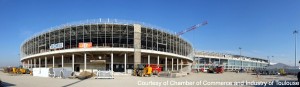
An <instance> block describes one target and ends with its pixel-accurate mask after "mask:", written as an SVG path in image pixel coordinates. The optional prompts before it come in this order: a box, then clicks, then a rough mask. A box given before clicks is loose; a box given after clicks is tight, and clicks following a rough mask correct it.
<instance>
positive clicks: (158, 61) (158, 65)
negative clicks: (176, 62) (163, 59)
mask: <svg viewBox="0 0 300 87" xmlns="http://www.w3.org/2000/svg"><path fill="white" fill-rule="evenodd" d="M157 66H159V56H157Z"/></svg>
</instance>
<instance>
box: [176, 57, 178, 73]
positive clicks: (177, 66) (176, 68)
mask: <svg viewBox="0 0 300 87" xmlns="http://www.w3.org/2000/svg"><path fill="white" fill-rule="evenodd" d="M178 62H179V59H178V58H177V62H176V66H177V68H176V70H177V71H178V70H179V67H178V66H179V65H178V64H179V63H178Z"/></svg>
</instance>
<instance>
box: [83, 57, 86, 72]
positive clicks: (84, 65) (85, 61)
mask: <svg viewBox="0 0 300 87" xmlns="http://www.w3.org/2000/svg"><path fill="white" fill-rule="evenodd" d="M83 70H84V71H86V53H84V69H83Z"/></svg>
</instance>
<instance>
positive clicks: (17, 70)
mask: <svg viewBox="0 0 300 87" xmlns="http://www.w3.org/2000/svg"><path fill="white" fill-rule="evenodd" d="M207 24H208V22H207V21H204V22H202V23H200V24H196V25H194V26H192V27H189V28H187V29H184V30H183V31H180V32H179V33H171V32H168V31H167V30H164V29H160V28H156V27H154V26H152V25H147V24H145V23H138V22H131V21H125V20H116V19H93V20H87V21H85V22H82V21H81V22H74V23H68V24H64V25H61V26H58V27H55V28H51V29H48V30H47V31H43V32H41V33H38V34H36V35H33V36H32V37H30V38H29V39H27V40H25V41H24V42H23V44H21V46H20V56H21V59H20V61H21V64H22V65H21V66H20V67H5V68H4V69H3V70H2V71H4V72H5V73H10V74H12V75H13V76H14V75H17V74H28V75H26V76H34V77H48V78H62V79H75V78H78V79H80V80H84V79H88V78H93V79H116V78H122V77H123V76H125V77H126V78H128V76H129V77H130V76H140V77H151V78H155V77H167V78H184V77H188V75H190V74H192V73H199V72H207V73H219V74H220V73H224V72H230V73H231V72H254V70H258V69H265V68H266V67H267V66H268V63H269V61H268V60H266V59H262V58H255V57H247V56H242V55H234V54H224V53H213V52H204V51H196V49H194V48H193V46H192V44H191V43H189V42H188V41H186V40H185V39H183V38H181V37H180V35H183V34H185V33H188V32H189V31H192V30H195V29H197V28H199V27H202V26H205V25H207ZM220 75H221V74H220ZM17 76H18V75H17Z"/></svg>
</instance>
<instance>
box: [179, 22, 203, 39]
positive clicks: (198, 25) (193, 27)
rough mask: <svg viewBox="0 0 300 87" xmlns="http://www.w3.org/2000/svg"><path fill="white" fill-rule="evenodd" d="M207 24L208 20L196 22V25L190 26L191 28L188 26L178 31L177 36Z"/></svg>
mask: <svg viewBox="0 0 300 87" xmlns="http://www.w3.org/2000/svg"><path fill="white" fill-rule="evenodd" d="M206 24H208V23H207V21H204V22H202V23H201V24H196V25H194V26H192V27H190V28H188V29H185V30H183V31H181V32H178V33H177V34H176V35H177V36H180V35H182V34H184V33H186V32H189V31H192V30H195V29H197V28H199V27H201V26H204V25H206Z"/></svg>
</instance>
